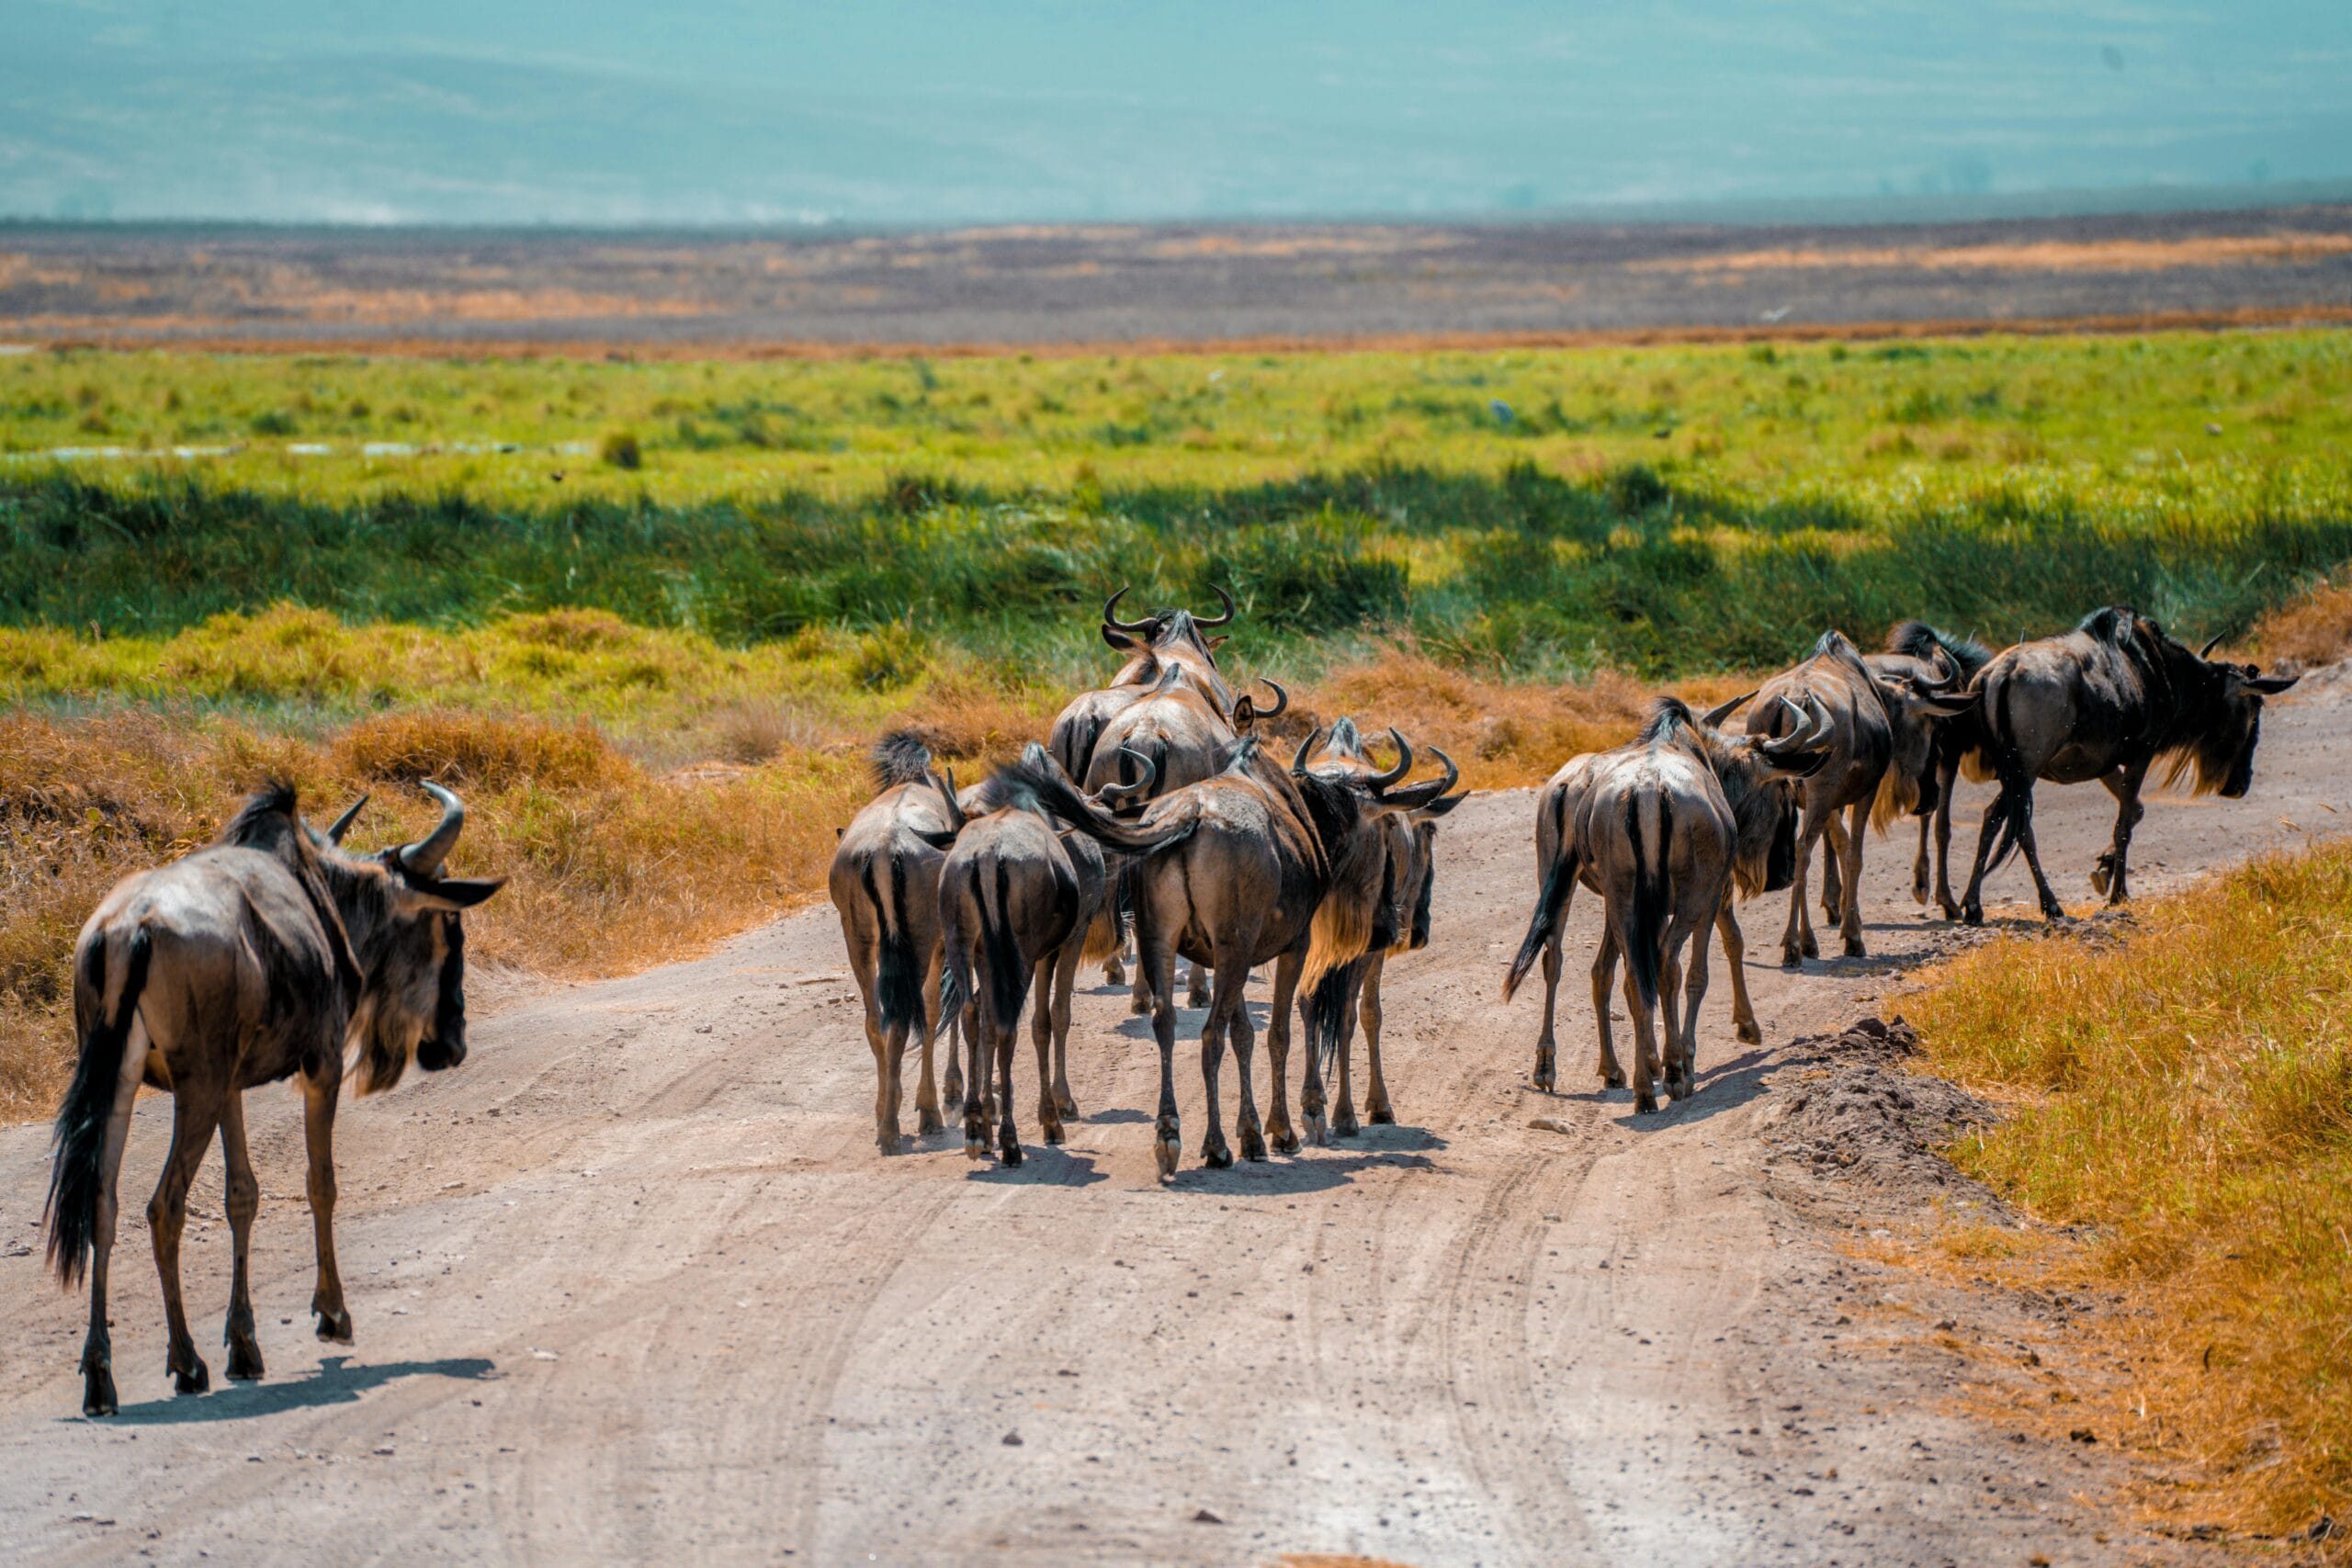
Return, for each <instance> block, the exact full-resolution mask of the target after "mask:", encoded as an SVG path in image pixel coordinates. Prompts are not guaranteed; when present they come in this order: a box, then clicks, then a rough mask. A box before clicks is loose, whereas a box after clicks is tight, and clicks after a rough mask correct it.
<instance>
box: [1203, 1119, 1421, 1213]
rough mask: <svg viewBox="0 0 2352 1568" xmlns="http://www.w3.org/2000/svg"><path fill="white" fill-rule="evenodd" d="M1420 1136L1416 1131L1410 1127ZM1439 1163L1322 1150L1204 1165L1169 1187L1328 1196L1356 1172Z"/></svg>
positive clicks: (1385, 1152) (1400, 1154)
mask: <svg viewBox="0 0 2352 1568" xmlns="http://www.w3.org/2000/svg"><path fill="white" fill-rule="evenodd" d="M1412 1131H1416V1132H1418V1131H1419V1129H1418V1128H1416V1129H1412ZM1429 1146H1430V1147H1433V1148H1442V1147H1444V1146H1445V1145H1444V1141H1443V1140H1442V1139H1436V1138H1432V1142H1431V1143H1430V1145H1429ZM1437 1168H1438V1166H1437V1162H1436V1161H1434V1160H1432V1159H1430V1157H1429V1156H1427V1155H1425V1154H1417V1153H1412V1152H1409V1151H1408V1150H1405V1149H1401V1148H1399V1149H1379V1148H1375V1149H1365V1150H1363V1151H1362V1152H1357V1151H1355V1150H1351V1149H1337V1148H1333V1147H1329V1146H1326V1147H1325V1148H1322V1149H1317V1150H1311V1151H1306V1152H1302V1153H1300V1154H1298V1155H1295V1156H1287V1157H1285V1156H1275V1157H1274V1158H1272V1159H1271V1160H1267V1161H1265V1162H1263V1163H1262V1164H1261V1163H1260V1162H1258V1161H1255V1160H1249V1161H1243V1162H1241V1163H1239V1164H1237V1165H1235V1166H1233V1167H1232V1168H1229V1169H1226V1170H1211V1169H1210V1168H1208V1167H1206V1166H1194V1167H1191V1168H1185V1169H1182V1170H1179V1171H1178V1172H1177V1173H1176V1177H1175V1179H1173V1180H1171V1181H1170V1182H1169V1183H1168V1190H1170V1191H1171V1192H1193V1193H1201V1194H1204V1195H1207V1196H1213V1197H1225V1198H1230V1197H1235V1196H1239V1197H1244V1198H1248V1197H1259V1196H1263V1195H1265V1194H1267V1193H1273V1192H1281V1193H1300V1192H1328V1191H1330V1190H1332V1189H1333V1188H1338V1187H1346V1186H1349V1185H1350V1184H1351V1183H1352V1182H1353V1181H1354V1180H1355V1179H1356V1174H1357V1173H1358V1172H1359V1171H1365V1170H1384V1169H1385V1170H1435V1169H1437Z"/></svg>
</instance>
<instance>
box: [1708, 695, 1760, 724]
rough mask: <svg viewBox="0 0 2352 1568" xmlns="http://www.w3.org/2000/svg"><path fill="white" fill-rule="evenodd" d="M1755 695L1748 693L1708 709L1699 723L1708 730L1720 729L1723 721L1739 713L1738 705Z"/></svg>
mask: <svg viewBox="0 0 2352 1568" xmlns="http://www.w3.org/2000/svg"><path fill="white" fill-rule="evenodd" d="M1754 695H1755V693H1754V692H1748V693H1746V694H1742V695H1740V696H1736V697H1734V698H1732V700H1731V701H1729V702H1727V703H1725V704H1724V705H1722V706H1721V707H1712V708H1709V709H1708V710H1707V711H1706V714H1705V716H1702V718H1701V719H1700V720H1699V722H1700V723H1701V724H1703V725H1705V726H1706V727H1707V728H1709V729H1720V728H1723V722H1724V720H1725V719H1727V718H1729V717H1730V716H1732V715H1734V714H1736V713H1737V712H1738V711H1739V705H1740V704H1742V703H1744V702H1746V701H1747V699H1748V698H1749V697H1752V696H1754Z"/></svg>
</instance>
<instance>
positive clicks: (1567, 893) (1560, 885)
mask: <svg viewBox="0 0 2352 1568" xmlns="http://www.w3.org/2000/svg"><path fill="white" fill-rule="evenodd" d="M1576 890H1577V852H1576V849H1575V847H1574V846H1572V845H1569V844H1566V843H1565V842H1564V843H1563V844H1562V846H1561V849H1560V852H1559V855H1558V857H1557V858H1555V860H1554V861H1553V862H1552V869H1551V870H1549V871H1547V872H1545V873H1544V890H1543V891H1542V892H1540V893H1538V894H1537V895H1536V896H1535V912H1534V913H1533V914H1532V915H1531V916H1529V917H1528V920H1527V937H1526V940H1525V941H1523V942H1521V943H1520V944H1519V953H1518V955H1517V956H1516V957H1514V958H1513V959H1512V960H1511V961H1510V969H1509V970H1508V971H1506V972H1505V974H1504V975H1503V1000H1505V1001H1509V1000H1510V998H1511V994H1512V993H1513V992H1515V991H1517V990H1518V989H1519V987H1520V983H1521V981H1523V980H1525V979H1526V978H1527V975H1528V971H1529V970H1531V969H1533V968H1534V967H1535V961H1536V959H1537V958H1539V957H1541V956H1542V955H1543V953H1544V944H1545V943H1546V942H1550V941H1551V940H1552V933H1553V932H1554V931H1558V930H1559V929H1560V917H1561V916H1562V915H1563V914H1565V913H1566V910H1567V908H1568V900H1569V899H1570V898H1571V897H1574V896H1575V894H1576Z"/></svg>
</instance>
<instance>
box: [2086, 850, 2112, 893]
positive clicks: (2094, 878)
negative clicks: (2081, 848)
mask: <svg viewBox="0 0 2352 1568" xmlns="http://www.w3.org/2000/svg"><path fill="white" fill-rule="evenodd" d="M2113 880H2115V852H2114V851H2113V850H2109V851H2108V852H2106V853H2105V854H2103V855H2101V856H2099V857H2098V864H2096V865H2094V866H2092V867H2091V888H2092V890H2093V891H2094V892H2098V893H2104V892H2106V891H2107V885H2108V884H2109V883H2110V882H2112V881H2113Z"/></svg>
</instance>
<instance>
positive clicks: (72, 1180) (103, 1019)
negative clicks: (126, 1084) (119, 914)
mask: <svg viewBox="0 0 2352 1568" xmlns="http://www.w3.org/2000/svg"><path fill="white" fill-rule="evenodd" d="M150 950H151V943H150V941H149V938H148V935H147V929H146V928H145V927H144V926H141V927H140V928H139V929H138V930H136V931H132V932H131V933H130V942H126V943H125V944H124V947H123V965H122V984H121V987H120V988H119V990H117V991H116V992H115V994H114V998H113V1005H112V1006H111V1007H109V1006H108V1005H107V941H106V939H105V938H104V937H100V938H99V939H98V940H97V941H96V942H92V943H91V944H90V948H89V952H88V953H87V954H86V955H85V957H84V958H83V961H82V963H83V973H82V979H83V983H84V985H85V987H87V988H88V989H89V991H90V992H91V993H92V994H94V995H95V996H96V998H97V1001H96V1008H95V1016H94V1017H93V1018H92V1019H91V1020H90V1023H89V1028H88V1029H87V1031H86V1032H84V1034H83V1036H82V1053H81V1056H80V1059H79V1060H77V1061H76V1062H75V1063H74V1081H73V1082H72V1083H71V1084H69V1085H68V1086H67V1087H66V1089H65V1100H64V1102H63V1103H62V1105H60V1106H59V1107H58V1109H57V1132H56V1150H57V1153H56V1157H55V1160H54V1163H52V1164H51V1167H50V1173H49V1210H48V1213H47V1215H46V1217H47V1219H48V1221H49V1266H50V1267H51V1268H52V1269H55V1270H57V1278H58V1280H59V1282H60V1283H62V1284H66V1285H71V1284H73V1283H74V1281H75V1280H79V1279H80V1278H81V1277H82V1271H83V1269H84V1268H85V1266H86V1265H87V1263H88V1260H89V1256H90V1244H91V1239H92V1236H93V1234H94V1233H95V1232H96V1228H97V1221H98V1194H99V1192H100V1190H102V1189H103V1188H104V1186H105V1184H106V1157H107V1123H108V1122H111V1121H112V1120H113V1118H114V1097H115V1089H116V1086H117V1085H118V1084H119V1082H120V1081H121V1078H122V1052H123V1046H124V1044H125V1043H126V1042H128V1041H129V1039H130V1025H131V1021H132V1020H133V1019H134V1018H135V1017H136V1016H137V1015H138V1011H139V993H140V992H141V990H143V989H144V988H145V987H146V985H147V960H148V955H149V953H150Z"/></svg>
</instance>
